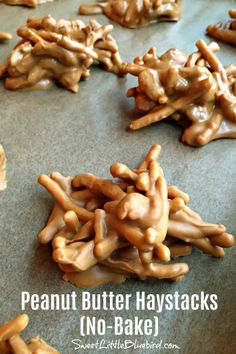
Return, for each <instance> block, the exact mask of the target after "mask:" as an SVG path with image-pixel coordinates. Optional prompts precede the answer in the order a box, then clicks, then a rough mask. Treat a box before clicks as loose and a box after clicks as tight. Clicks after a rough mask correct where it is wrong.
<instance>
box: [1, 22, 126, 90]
mask: <svg viewBox="0 0 236 354" xmlns="http://www.w3.org/2000/svg"><path fill="white" fill-rule="evenodd" d="M112 29H113V26H112V25H106V26H101V25H100V24H99V23H98V22H96V21H94V20H90V21H89V24H88V25H85V24H84V23H83V22H82V21H79V20H73V21H66V20H55V19H54V18H52V17H51V16H46V17H43V18H31V19H28V21H27V25H26V26H24V27H21V28H19V29H18V30H17V34H18V35H19V36H20V37H21V38H22V39H21V40H20V41H19V42H18V44H17V45H16V46H15V48H14V49H13V51H12V53H11V54H10V56H9V58H8V59H7V61H6V62H5V63H4V64H2V65H1V66H0V77H1V76H2V77H5V87H6V88H7V89H10V90H16V89H21V88H27V87H30V88H46V87H48V86H49V85H50V84H51V83H52V82H54V81H55V82H57V83H59V84H60V85H61V86H63V87H65V88H66V89H68V90H71V91H72V92H77V91H78V83H79V81H80V80H81V79H87V78H88V77H89V75H90V71H89V68H90V66H91V65H92V64H93V63H94V62H99V63H100V64H101V65H102V66H103V67H104V69H105V70H107V71H111V72H114V73H116V74H118V75H123V74H124V65H125V64H124V63H123V62H122V60H121V58H120V55H119V52H118V46H117V44H116V41H115V40H114V38H113V37H112V36H111V34H110V33H111V31H112Z"/></svg>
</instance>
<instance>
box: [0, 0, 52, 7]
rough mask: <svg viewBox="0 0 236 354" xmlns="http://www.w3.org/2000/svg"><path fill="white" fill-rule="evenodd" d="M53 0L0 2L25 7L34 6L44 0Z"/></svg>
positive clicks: (5, 0)
mask: <svg viewBox="0 0 236 354" xmlns="http://www.w3.org/2000/svg"><path fill="white" fill-rule="evenodd" d="M51 1H53V0H0V4H1V3H2V4H7V5H22V6H27V7H36V6H37V5H40V4H43V3H45V2H51Z"/></svg>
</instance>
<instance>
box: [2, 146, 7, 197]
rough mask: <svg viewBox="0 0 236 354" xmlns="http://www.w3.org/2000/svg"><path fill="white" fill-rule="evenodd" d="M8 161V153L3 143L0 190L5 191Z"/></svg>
mask: <svg viewBox="0 0 236 354" xmlns="http://www.w3.org/2000/svg"><path fill="white" fill-rule="evenodd" d="M6 163H7V158H6V154H5V151H4V149H3V147H2V145H0V191H3V190H4V189H6V188H7V181H6Z"/></svg>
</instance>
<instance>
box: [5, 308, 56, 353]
mask: <svg viewBox="0 0 236 354" xmlns="http://www.w3.org/2000/svg"><path fill="white" fill-rule="evenodd" d="M28 323H29V318H28V316H27V315H25V314H23V315H19V316H17V317H16V318H15V319H14V320H11V321H9V322H7V323H5V324H3V325H2V326H0V353H1V354H36V353H38V354H60V353H59V352H58V351H57V350H55V349H53V348H52V347H50V345H48V344H47V343H46V342H44V340H43V339H41V338H40V337H34V338H31V339H30V340H29V343H26V342H25V341H24V340H23V339H22V338H21V336H20V333H21V332H22V331H24V329H25V328H26V327H27V325H28Z"/></svg>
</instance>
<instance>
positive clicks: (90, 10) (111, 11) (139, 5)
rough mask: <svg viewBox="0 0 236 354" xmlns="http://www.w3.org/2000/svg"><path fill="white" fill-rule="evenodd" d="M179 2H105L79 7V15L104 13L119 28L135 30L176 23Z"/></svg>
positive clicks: (172, 0) (118, 0)
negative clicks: (171, 22) (165, 22)
mask: <svg viewBox="0 0 236 354" xmlns="http://www.w3.org/2000/svg"><path fill="white" fill-rule="evenodd" d="M180 4H181V0H107V1H106V0H105V1H102V2H89V3H84V4H82V5H80V7H79V14H80V15H94V14H99V13H104V14H105V15H106V16H107V17H109V18H110V19H112V20H113V21H115V22H117V23H119V24H120V25H121V26H124V27H129V28H136V27H143V26H147V25H149V24H150V23H153V22H159V21H178V20H179V18H180Z"/></svg>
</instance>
